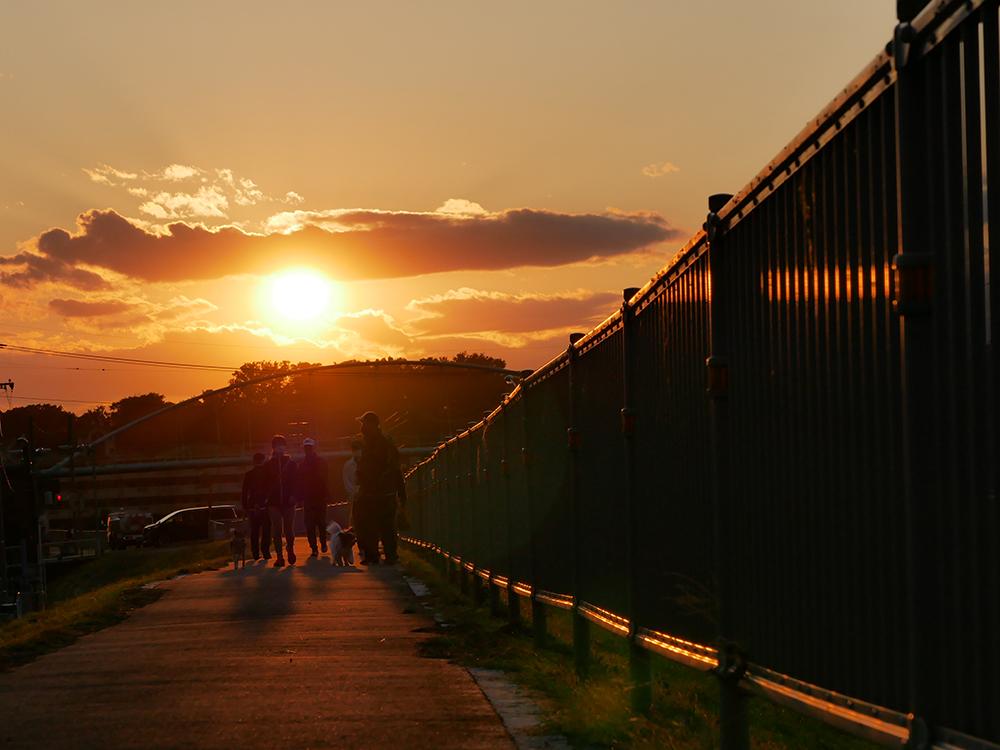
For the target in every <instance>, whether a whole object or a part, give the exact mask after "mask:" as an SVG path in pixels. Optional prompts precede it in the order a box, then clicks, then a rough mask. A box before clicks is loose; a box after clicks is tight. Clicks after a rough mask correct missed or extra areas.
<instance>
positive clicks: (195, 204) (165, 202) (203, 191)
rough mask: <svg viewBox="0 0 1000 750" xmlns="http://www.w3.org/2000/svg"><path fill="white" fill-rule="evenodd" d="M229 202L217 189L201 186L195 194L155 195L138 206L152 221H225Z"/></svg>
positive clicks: (163, 193)
mask: <svg viewBox="0 0 1000 750" xmlns="http://www.w3.org/2000/svg"><path fill="white" fill-rule="evenodd" d="M228 209H229V200H228V199H227V198H226V196H225V195H224V194H223V192H222V191H221V190H219V188H217V187H215V186H206V185H202V186H201V187H199V188H198V190H197V192H195V193H166V192H162V193H157V194H156V195H154V196H152V197H151V198H150V199H149V200H148V201H146V202H145V203H143V204H142V205H140V206H139V210H140V211H141V212H142V213H144V214H148V215H149V216H152V217H153V218H154V219H183V218H218V219H225V218H226V211H227V210H228Z"/></svg>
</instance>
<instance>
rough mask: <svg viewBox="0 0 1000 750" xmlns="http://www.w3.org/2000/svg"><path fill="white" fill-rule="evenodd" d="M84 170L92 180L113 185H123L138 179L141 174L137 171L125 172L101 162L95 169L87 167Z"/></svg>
mask: <svg viewBox="0 0 1000 750" xmlns="http://www.w3.org/2000/svg"><path fill="white" fill-rule="evenodd" d="M83 171H84V173H85V174H86V175H87V176H88V177H89V178H90V180H91V182H96V183H98V184H101V185H111V186H116V185H122V184H124V183H126V182H130V181H131V180H134V179H136V178H137V177H138V176H139V175H138V173H136V172H125V171H123V170H121V169H115V168H114V167H112V166H109V165H107V164H101V165H100V166H98V167H94V168H93V169H87V168H86V167H85V168H84V170H83Z"/></svg>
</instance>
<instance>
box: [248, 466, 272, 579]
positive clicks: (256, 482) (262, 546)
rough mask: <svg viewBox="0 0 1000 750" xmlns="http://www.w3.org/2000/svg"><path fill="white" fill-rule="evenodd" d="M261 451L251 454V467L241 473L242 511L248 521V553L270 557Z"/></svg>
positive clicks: (267, 558) (269, 520)
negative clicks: (244, 472)
mask: <svg viewBox="0 0 1000 750" xmlns="http://www.w3.org/2000/svg"><path fill="white" fill-rule="evenodd" d="M266 460H267V456H265V455H264V454H263V453H254V454H253V468H252V469H250V471H248V472H247V473H246V474H244V475H243V513H244V514H245V515H246V517H247V518H248V519H249V521H250V554H251V556H252V557H253V559H254V560H259V559H260V558H261V552H263V556H264V559H265V560H270V559H271V518H270V516H269V515H268V512H267V506H266V502H267V470H266V469H265V468H264V461H266Z"/></svg>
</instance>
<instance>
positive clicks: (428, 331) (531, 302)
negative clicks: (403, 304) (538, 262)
mask: <svg viewBox="0 0 1000 750" xmlns="http://www.w3.org/2000/svg"><path fill="white" fill-rule="evenodd" d="M620 302H621V295H620V294H615V293H613V292H598V293H589V292H588V293H581V294H578V295H532V294H525V295H511V294H501V293H498V292H484V291H479V290H475V289H460V290H457V291H451V292H448V293H447V294H443V295H438V296H435V297H429V298H427V299H420V300H414V301H413V302H411V303H410V304H409V306H408V308H409V309H410V310H411V311H412V312H415V313H417V314H419V315H421V316H425V317H421V318H419V319H417V320H414V321H412V322H411V325H412V326H413V328H414V329H416V330H417V331H419V332H420V334H421V335H425V336H440V335H445V334H458V333H466V332H475V331H502V332H505V333H528V332H533V331H546V330H552V329H557V328H570V327H577V328H579V329H580V330H587V329H588V328H589V327H590V326H591V324H593V323H597V322H600V321H601V320H603V319H604V318H605V317H606V316H607V315H609V314H610V313H611V312H612V311H613V310H614V308H615V305H616V303H620Z"/></svg>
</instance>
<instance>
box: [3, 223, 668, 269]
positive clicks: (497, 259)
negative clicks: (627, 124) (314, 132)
mask: <svg viewBox="0 0 1000 750" xmlns="http://www.w3.org/2000/svg"><path fill="white" fill-rule="evenodd" d="M157 205H160V204H157ZM163 208H164V210H165V211H166V210H169V209H170V206H169V205H167V206H164V207H163ZM268 227H269V230H270V233H269V234H255V233H249V232H246V231H244V230H242V229H240V228H237V227H233V226H225V227H220V228H208V227H205V226H202V225H196V224H186V223H183V222H176V223H172V224H169V225H167V226H166V227H165V228H164V229H163V231H162V232H157V231H155V230H153V229H146V228H143V227H141V226H138V225H137V224H136V223H135V222H134V221H130V220H129V219H126V218H125V217H123V216H121V215H120V214H118V213H116V212H115V211H111V210H92V211H88V212H86V213H84V214H81V215H80V217H79V218H78V221H77V228H76V231H75V232H72V233H71V232H68V231H66V230H65V229H50V230H48V231H47V232H44V233H43V234H41V235H40V236H39V237H38V238H37V239H36V240H34V243H33V244H34V252H31V253H24V252H22V253H21V254H20V255H18V256H14V257H13V258H11V257H8V258H0V265H11V264H15V263H19V262H20V263H25V262H26V261H25V257H26V256H30V257H29V258H28V260H30V263H33V264H35V266H39V267H40V266H43V265H44V266H46V269H47V270H46V271H45V274H47V276H46V278H48V279H52V278H56V277H59V280H61V281H64V282H65V283H67V284H70V285H74V286H78V287H80V288H88V287H86V286H81V284H93V282H94V280H95V279H98V280H100V281H102V282H103V279H101V278H100V276H98V275H97V274H95V273H93V272H91V271H89V270H85V269H82V268H81V266H87V267H95V268H101V269H107V270H109V271H114V272H117V273H121V274H124V275H126V276H129V277H131V278H133V279H137V280H141V281H146V282H176V281H183V280H197V279H217V278H222V277H225V276H234V275H240V274H255V275H263V274H268V273H272V272H274V271H277V270H280V269H281V268H285V267H287V266H288V265H289V263H291V262H294V263H295V264H296V265H303V266H312V267H314V268H316V269H318V270H321V271H323V272H325V273H327V274H328V275H329V276H330V277H332V278H335V279H340V280H359V279H380V278H399V277H406V276H415V275H421V274H429V273H438V272H444V271H459V270H500V269H509V268H519V267H524V266H537V267H554V266H561V265H566V264H570V263H580V262H588V261H599V260H606V259H609V258H614V257H620V256H624V255H628V254H632V253H636V252H641V251H649V250H651V249H652V248H653V247H654V246H655V245H657V244H659V243H661V242H664V241H666V240H670V239H675V238H677V237H678V236H680V233H679V232H678V231H677V230H676V229H674V228H673V227H672V226H670V225H669V224H668V223H667V221H666V220H665V219H663V218H662V217H661V216H659V215H657V214H651V213H633V214H627V213H590V214H565V213H556V212H553V211H544V210H539V209H526V208H522V209H514V210H509V211H500V212H495V213H488V214H482V215H472V216H469V215H463V216H454V215H451V214H442V213H437V212H429V213H414V212H392V211H378V210H368V209H346V210H334V211H320V212H315V211H291V212H284V213H282V214H278V215H276V216H274V217H272V219H271V221H269V222H268ZM18 259H20V260H18ZM81 272H82V273H83V274H86V275H85V276H83V277H77V276H76V274H78V273H81ZM38 273H41V271H39V272H38ZM45 274H43V275H45ZM38 280H42V279H38ZM31 281H32V279H31V278H30V276H28V277H17V278H15V277H12V276H11V275H10V274H6V275H0V283H6V284H8V285H21V286H27V285H30V283H31ZM90 288H95V287H93V286H91V287H90Z"/></svg>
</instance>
